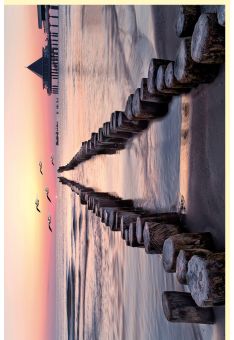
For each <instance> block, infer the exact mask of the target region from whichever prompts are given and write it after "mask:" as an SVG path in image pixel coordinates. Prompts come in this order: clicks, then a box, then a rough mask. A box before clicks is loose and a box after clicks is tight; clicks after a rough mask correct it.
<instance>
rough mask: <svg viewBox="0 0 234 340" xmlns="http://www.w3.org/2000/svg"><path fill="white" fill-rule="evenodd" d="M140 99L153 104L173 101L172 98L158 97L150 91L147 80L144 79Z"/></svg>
mask: <svg viewBox="0 0 234 340" xmlns="http://www.w3.org/2000/svg"><path fill="white" fill-rule="evenodd" d="M140 98H141V100H142V101H145V102H151V103H152V102H153V103H168V102H169V101H170V100H171V97H170V96H162V95H161V96H157V95H155V94H152V93H150V92H149V91H148V86H147V78H142V80H141V92H140Z"/></svg>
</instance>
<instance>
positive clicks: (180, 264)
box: [176, 249, 210, 285]
mask: <svg viewBox="0 0 234 340" xmlns="http://www.w3.org/2000/svg"><path fill="white" fill-rule="evenodd" d="M209 253H210V251H209V250H206V249H184V250H180V252H179V254H178V256H177V259H176V277H177V280H178V281H179V283H181V284H184V285H187V271H188V262H189V260H190V259H191V257H192V256H193V255H200V256H204V255H207V254H209Z"/></svg>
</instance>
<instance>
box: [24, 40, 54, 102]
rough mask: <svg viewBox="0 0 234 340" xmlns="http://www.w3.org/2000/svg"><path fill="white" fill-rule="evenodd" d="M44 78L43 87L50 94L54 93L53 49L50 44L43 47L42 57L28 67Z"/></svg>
mask: <svg viewBox="0 0 234 340" xmlns="http://www.w3.org/2000/svg"><path fill="white" fill-rule="evenodd" d="M27 68H28V69H29V70H30V71H32V72H33V73H35V74H36V75H37V76H38V77H40V78H41V79H42V85H43V89H46V90H47V93H48V95H51V93H52V75H51V51H50V46H48V45H47V46H46V47H43V48H42V57H41V58H39V59H38V60H36V61H34V62H33V63H32V64H31V65H29V66H28V67H27Z"/></svg>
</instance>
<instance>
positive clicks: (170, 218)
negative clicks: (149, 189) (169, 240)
mask: <svg viewBox="0 0 234 340" xmlns="http://www.w3.org/2000/svg"><path fill="white" fill-rule="evenodd" d="M145 222H157V223H162V222H164V223H167V224H176V225H179V224H180V223H181V221H180V215H179V214H178V213H176V212H171V213H155V214H152V215H150V214H148V216H139V217H137V221H136V236H137V241H138V243H140V244H144V238H143V230H144V224H145Z"/></svg>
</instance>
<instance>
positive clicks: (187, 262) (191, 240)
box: [58, 6, 225, 324]
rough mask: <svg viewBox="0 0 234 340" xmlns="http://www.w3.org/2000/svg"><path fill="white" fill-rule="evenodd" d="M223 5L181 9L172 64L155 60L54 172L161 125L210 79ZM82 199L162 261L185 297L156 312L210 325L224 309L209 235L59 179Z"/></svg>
mask: <svg viewBox="0 0 234 340" xmlns="http://www.w3.org/2000/svg"><path fill="white" fill-rule="evenodd" d="M224 13H225V7H224V6H219V7H218V10H217V13H202V12H201V7H200V6H180V13H179V16H178V22H177V26H176V34H177V35H178V36H179V37H181V42H180V46H179V48H178V51H177V55H176V58H175V60H165V59H156V58H153V59H151V60H150V62H149V68H148V76H147V78H143V79H142V80H141V83H140V87H139V88H137V89H136V91H135V92H134V93H131V94H129V95H128V97H127V98H126V105H125V108H123V111H114V112H113V113H111V116H110V120H109V121H108V122H105V123H104V124H103V126H102V127H100V128H99V129H98V131H97V132H93V133H92V134H91V137H90V139H89V140H87V141H85V142H83V143H82V145H81V148H80V150H79V151H78V152H77V154H76V155H75V156H74V157H73V158H72V159H71V161H70V162H69V163H68V164H66V165H65V166H61V167H60V168H59V169H58V172H63V171H66V170H72V169H74V168H75V167H76V166H78V165H79V164H81V163H82V162H84V161H86V160H88V159H90V158H91V157H94V156H96V155H99V154H115V153H117V152H118V151H119V150H122V149H124V148H125V146H126V144H127V143H128V141H129V140H131V139H132V138H134V137H135V136H136V135H137V134H138V133H141V132H142V131H144V130H145V129H147V127H148V125H149V123H150V122H151V121H153V120H154V121H159V120H162V119H163V118H164V117H165V116H166V114H167V111H168V104H169V103H170V101H171V99H172V97H173V96H180V95H182V94H185V93H188V92H189V91H191V90H192V89H193V88H195V87H197V86H199V85H200V84H203V83H210V82H212V81H213V80H214V79H215V77H216V76H217V74H218V71H219V65H220V64H221V63H223V62H224V59H225V15H224ZM59 180H60V182H61V183H62V184H65V185H68V186H69V187H70V188H71V190H72V191H74V192H75V193H76V194H78V195H79V196H80V200H81V204H84V205H86V206H87V209H89V210H90V211H92V212H93V213H95V214H96V216H97V217H99V218H100V219H101V221H102V222H103V224H104V225H106V227H108V228H109V229H110V230H111V231H113V232H116V233H118V232H120V235H121V238H122V239H123V240H124V241H125V243H126V246H128V247H129V249H131V248H139V249H144V250H145V253H146V254H149V256H158V254H161V256H162V264H163V268H164V269H165V271H166V272H167V273H175V275H176V278H177V279H178V282H179V283H180V284H184V285H186V287H187V288H188V289H189V291H190V292H189V293H185V292H164V293H163V294H162V309H163V312H164V314H165V317H166V318H167V320H168V321H170V322H185V323H188V322H189V323H201V324H212V323H214V321H215V320H214V308H215V306H219V305H223V304H225V253H224V252H220V251H219V252H218V251H217V250H216V249H215V248H214V243H213V238H212V234H211V233H208V232H203V233H189V232H188V231H186V230H184V227H183V224H182V223H181V216H180V214H178V212H176V211H175V212H170V211H169V212H159V211H154V212H152V211H147V210H144V209H142V208H139V207H135V206H134V202H132V201H131V200H122V199H121V198H120V197H116V196H114V195H111V194H109V193H97V192H95V191H94V190H93V189H92V188H85V187H84V186H82V185H80V184H79V183H76V182H74V181H71V180H67V179H66V178H64V177H59Z"/></svg>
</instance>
